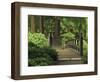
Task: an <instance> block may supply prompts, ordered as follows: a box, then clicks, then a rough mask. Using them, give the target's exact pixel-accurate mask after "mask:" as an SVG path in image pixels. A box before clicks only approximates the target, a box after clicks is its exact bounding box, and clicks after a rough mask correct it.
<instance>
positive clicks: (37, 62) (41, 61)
mask: <svg viewBox="0 0 100 82" xmlns="http://www.w3.org/2000/svg"><path fill="white" fill-rule="evenodd" d="M52 63H53V62H52V60H51V59H50V58H44V57H37V58H33V59H29V61H28V64H29V66H47V65H48V64H49V65H51V64H52Z"/></svg>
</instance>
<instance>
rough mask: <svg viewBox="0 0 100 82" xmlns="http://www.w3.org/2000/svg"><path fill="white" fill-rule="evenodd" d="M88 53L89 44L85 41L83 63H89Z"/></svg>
mask: <svg viewBox="0 0 100 82" xmlns="http://www.w3.org/2000/svg"><path fill="white" fill-rule="evenodd" d="M87 52H88V43H87V42H86V41H85V40H83V57H82V58H83V63H87V58H88V57H87V54H88V53H87Z"/></svg>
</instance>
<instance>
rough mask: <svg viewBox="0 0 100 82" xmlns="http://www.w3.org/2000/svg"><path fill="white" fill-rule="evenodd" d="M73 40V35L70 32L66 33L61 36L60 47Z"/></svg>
mask: <svg viewBox="0 0 100 82" xmlns="http://www.w3.org/2000/svg"><path fill="white" fill-rule="evenodd" d="M74 38H75V35H74V34H73V33H71V32H67V33H64V34H62V35H61V43H62V47H63V48H64V47H65V43H66V42H67V41H69V40H72V39H74Z"/></svg>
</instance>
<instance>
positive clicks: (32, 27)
mask: <svg viewBox="0 0 100 82" xmlns="http://www.w3.org/2000/svg"><path fill="white" fill-rule="evenodd" d="M31 31H32V32H35V20H34V16H31Z"/></svg>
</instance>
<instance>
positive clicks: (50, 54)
mask: <svg viewBox="0 0 100 82" xmlns="http://www.w3.org/2000/svg"><path fill="white" fill-rule="evenodd" d="M28 59H29V66H35V65H37V66H39V65H51V64H54V63H55V61H56V60H57V52H56V50H54V49H52V48H49V47H44V48H39V47H36V46H33V47H28Z"/></svg>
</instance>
